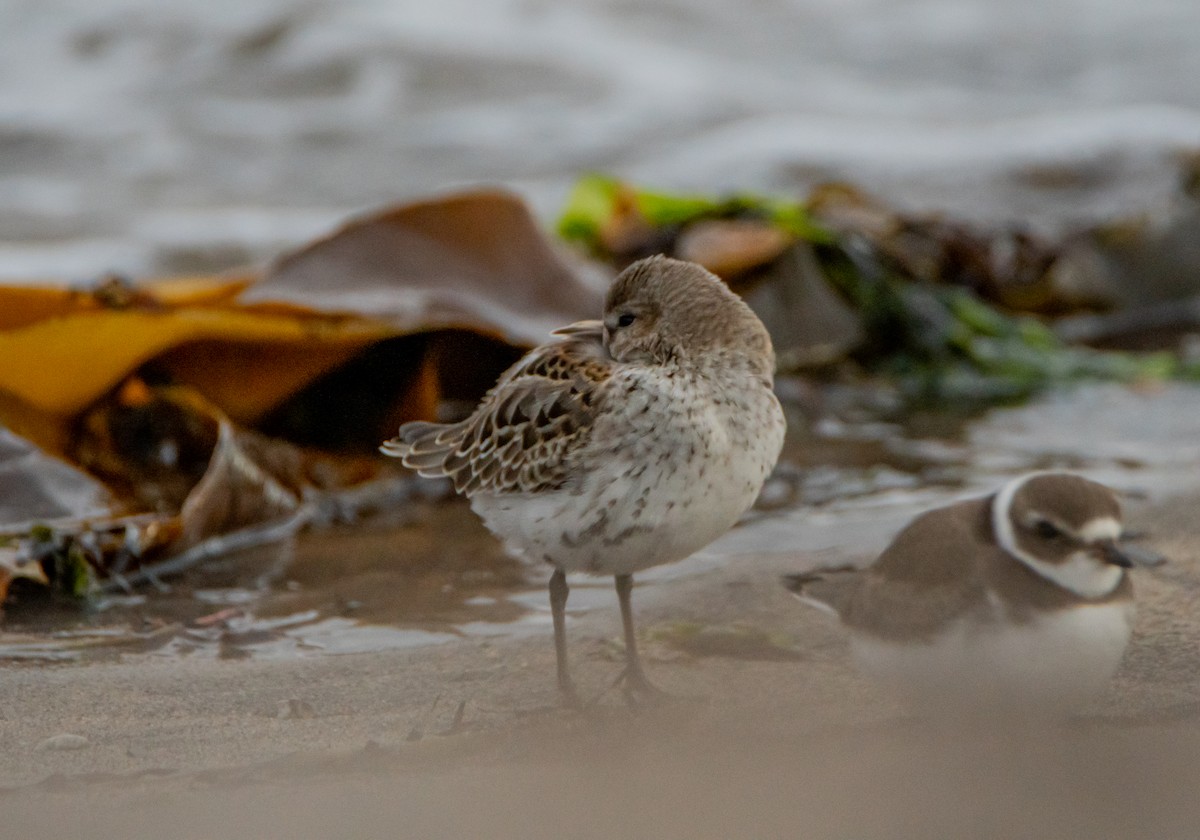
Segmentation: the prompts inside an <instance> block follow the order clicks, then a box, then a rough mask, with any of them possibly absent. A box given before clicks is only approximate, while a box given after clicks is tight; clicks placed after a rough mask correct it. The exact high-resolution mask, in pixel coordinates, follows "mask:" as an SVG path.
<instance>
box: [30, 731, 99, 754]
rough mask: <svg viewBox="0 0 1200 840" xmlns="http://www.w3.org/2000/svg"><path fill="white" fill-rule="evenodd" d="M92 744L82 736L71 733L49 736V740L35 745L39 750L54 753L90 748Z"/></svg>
mask: <svg viewBox="0 0 1200 840" xmlns="http://www.w3.org/2000/svg"><path fill="white" fill-rule="evenodd" d="M91 745H92V742H91V741H89V740H88V739H87V738H85V737H84V736H82V735H76V734H74V733H72V732H63V733H61V734H59V735H51V736H50V737H49V738H47V739H45V740H44V741H42V742H41V743H40V744H38V745H37V748H38V749H39V750H53V751H55V752H70V751H72V750H82V749H86V748H87V747H90V746H91Z"/></svg>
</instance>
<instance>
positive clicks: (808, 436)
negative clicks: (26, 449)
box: [0, 386, 1200, 663]
mask: <svg viewBox="0 0 1200 840" xmlns="http://www.w3.org/2000/svg"><path fill="white" fill-rule="evenodd" d="M840 413H841V416H840V417H835V416H832V415H827V416H824V417H822V418H819V419H816V420H815V422H813V421H812V419H811V418H810V422H809V423H807V424H806V423H804V422H803V421H800V420H793V430H794V431H793V433H792V435H791V439H790V440H789V443H788V446H787V447H786V448H785V453H784V457H783V460H782V461H781V465H780V467H779V468H778V469H777V470H776V473H775V475H774V476H773V478H772V479H771V480H770V481H769V483H768V486H767V488H766V490H765V491H764V494H763V497H762V499H761V500H760V503H759V505H758V506H757V507H756V508H755V509H754V510H752V511H751V512H750V513H748V514H747V516H746V517H745V518H744V519H743V521H742V524H741V525H740V526H739V527H738V528H736V529H734V530H733V531H731V532H730V533H729V534H727V535H726V536H724V537H722V538H721V539H720V540H718V541H717V542H715V543H714V544H712V545H711V546H709V547H708V548H706V549H704V550H702V551H701V552H699V553H697V554H696V555H695V556H693V557H692V558H690V559H688V560H686V561H684V562H682V563H678V564H674V565H671V566H666V567H659V568H657V569H652V570H650V571H648V572H646V573H643V574H640V575H638V582H639V586H640V587H642V588H643V589H645V588H653V587H657V586H660V585H670V583H671V582H672V581H675V580H678V579H679V578H680V577H686V576H690V575H696V574H702V573H704V572H705V571H706V570H711V569H714V568H716V567H718V566H721V565H725V564H728V563H739V562H753V560H752V558H753V557H756V556H758V557H761V556H762V555H785V556H787V557H788V559H789V564H790V565H791V566H792V567H793V568H794V569H795V570H796V571H802V570H804V569H810V568H814V567H817V566H820V565H825V564H844V563H845V562H865V561H867V560H869V559H870V557H871V556H872V555H873V554H874V553H875V552H877V551H878V550H879V549H880V548H882V546H883V545H884V544H886V542H887V540H888V539H889V538H890V536H891V535H892V534H893V533H894V532H895V531H897V530H898V529H899V528H900V527H902V526H903V525H904V523H905V522H907V521H908V520H909V519H910V518H911V517H912V516H913V515H914V514H916V513H917V512H919V511H921V510H924V509H927V508H929V507H931V506H935V505H937V504H942V503H945V502H947V501H950V500H953V499H956V498H960V497H963V496H967V495H979V494H983V493H986V492H990V491H991V490H993V489H995V487H996V486H998V485H999V484H1000V483H1002V482H1003V481H1004V480H1006V478H1008V477H1010V476H1012V475H1016V474H1019V473H1021V472H1024V471H1027V470H1030V469H1045V468H1069V469H1072V470H1077V471H1080V472H1083V473H1085V474H1087V475H1089V476H1091V477H1093V478H1096V479H1099V480H1102V481H1105V482H1107V483H1109V484H1111V485H1112V486H1113V487H1116V488H1118V489H1119V490H1121V491H1122V492H1123V493H1125V496H1126V504H1127V506H1128V507H1130V508H1133V509H1136V507H1137V505H1138V504H1140V503H1142V502H1144V501H1145V500H1161V499H1163V498H1166V497H1168V496H1170V495H1174V494H1177V493H1180V492H1184V491H1187V490H1194V489H1196V488H1197V487H1200V444H1198V443H1197V441H1200V389H1197V388H1189V387H1184V386H1170V387H1156V388H1154V389H1151V390H1136V389H1129V388H1124V387H1119V386H1091V387H1084V388H1080V389H1077V390H1075V391H1072V392H1064V393H1059V394H1052V395H1049V396H1047V397H1045V398H1043V399H1041V400H1039V401H1037V402H1035V403H1034V404H1031V405H1029V406H1025V407H1021V408H1012V409H998V410H994V411H991V412H989V413H988V414H986V415H983V416H982V417H979V418H977V419H974V420H972V421H970V422H965V421H962V420H961V419H959V420H958V421H957V422H951V421H949V420H946V421H945V422H942V423H934V424H931V423H928V422H924V423H919V424H915V426H914V424H911V423H910V424H909V425H904V424H900V423H894V422H884V421H881V420H878V419H869V418H867V417H864V416H862V415H861V413H860V410H858V409H852V408H850V407H848V406H846V405H843V406H842V408H841V412H840ZM920 429H924V430H926V431H919V430H920ZM929 430H936V431H938V433H939V434H938V436H934V435H932V434H930V431H929ZM546 578H547V573H546V570H545V569H543V568H540V567H539V568H534V567H528V566H525V565H523V564H521V563H519V562H517V561H514V560H512V559H510V558H508V557H507V556H505V554H504V553H503V551H502V550H501V548H500V546H499V545H498V543H497V542H496V541H495V540H493V539H492V538H491V537H490V536H489V535H488V534H487V532H486V530H485V529H484V528H483V526H482V525H481V524H480V523H479V521H478V520H477V519H476V517H475V516H474V515H473V514H472V513H471V512H470V509H469V508H468V506H467V505H466V504H464V503H463V502H461V501H459V500H445V501H436V500H432V501H431V500H429V499H422V498H419V497H412V498H411V500H410V501H409V502H407V503H405V504H404V505H403V506H400V507H397V508H396V509H394V510H392V511H390V512H389V513H387V514H384V515H379V516H376V517H374V518H372V519H369V520H366V521H363V522H359V523H356V524H354V525H340V526H336V527H331V528H327V529H322V530H317V531H313V532H310V533H306V534H302V535H301V536H299V537H298V538H296V539H295V541H294V542H289V543H287V544H284V545H277V546H272V547H269V548H266V549H257V550H253V551H248V552H242V553H239V554H234V555H230V556H228V557H226V558H224V559H222V560H220V561H217V562H213V563H210V564H207V565H205V566H203V567H201V568H197V569H194V570H192V571H191V572H189V573H187V574H185V575H182V576H180V577H178V578H173V579H171V580H169V581H167V582H166V583H165V584H164V587H165V589H164V590H163V591H159V590H157V589H155V588H153V587H145V588H143V589H141V590H139V591H138V592H137V593H136V594H135V595H132V596H123V595H118V596H111V597H109V598H108V599H107V600H105V601H101V602H100V603H98V604H97V606H96V609H95V610H93V611H92V612H91V613H89V614H88V615H85V616H81V615H80V614H79V612H78V609H77V608H76V607H74V606H67V605H64V606H59V607H53V606H51V605H48V604H46V603H45V602H44V601H37V600H34V601H27V602H22V601H21V599H19V598H18V599H17V603H15V604H14V605H13V606H12V607H10V609H9V610H8V612H7V615H6V621H5V626H4V630H3V632H0V661H9V662H14V663H15V662H37V663H46V662H90V661H97V660H112V659H116V658H121V659H130V658H136V657H141V656H153V657H163V656H166V657H183V656H187V657H205V658H229V659H234V658H247V657H252V658H258V659H281V658H296V657H308V656H324V655H334V654H340V653H354V652H364V651H381V650H390V649H396V648H406V647H412V646H417V645H429V644H449V643H453V642H454V641H455V640H458V639H462V638H464V637H479V636H495V635H504V636H511V635H520V634H526V633H540V634H546V635H548V634H549V632H550V615H549V607H548V603H547V598H546V595H545V581H546ZM642 597H644V596H642ZM612 608H614V596H613V594H612V586H611V581H610V580H608V579H607V578H588V577H585V576H573V579H572V592H571V600H570V603H569V614H570V615H572V616H575V617H579V616H581V615H583V614H585V613H587V612H589V611H591V610H595V609H612Z"/></svg>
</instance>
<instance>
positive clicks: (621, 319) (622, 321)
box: [617, 312, 637, 327]
mask: <svg viewBox="0 0 1200 840" xmlns="http://www.w3.org/2000/svg"><path fill="white" fill-rule="evenodd" d="M636 320H637V316H636V315H634V314H633V313H632V312H626V313H624V314H623V315H620V316H618V318H617V326H618V327H628V326H629V325H630V324H632V323H633V322H634V321H636Z"/></svg>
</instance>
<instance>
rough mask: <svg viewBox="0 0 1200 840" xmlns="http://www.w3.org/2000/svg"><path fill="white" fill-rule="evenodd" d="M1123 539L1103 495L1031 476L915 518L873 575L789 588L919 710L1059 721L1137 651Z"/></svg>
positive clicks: (867, 669) (1112, 501)
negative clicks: (835, 620) (831, 619)
mask: <svg viewBox="0 0 1200 840" xmlns="http://www.w3.org/2000/svg"><path fill="white" fill-rule="evenodd" d="M1121 536H1122V526H1121V509H1120V505H1119V504H1118V502H1117V497H1116V494H1115V493H1114V492H1113V491H1112V490H1110V489H1109V488H1108V487H1105V486H1104V485H1102V484H1097V483H1095V482H1093V481H1088V480H1087V479H1084V478H1080V477H1078V476H1074V475H1069V474H1066V473H1034V474H1032V475H1026V476H1022V477H1020V478H1017V479H1015V480H1013V481H1011V482H1009V483H1008V484H1006V485H1005V486H1004V487H1003V488H1001V489H1000V491H999V492H998V493H996V494H994V495H992V496H988V497H986V498H982V499H972V500H969V501H964V502H959V503H958V504H953V505H950V506H948V507H943V508H940V509H938V510H933V511H930V512H928V513H925V514H923V515H921V516H919V517H917V519H916V520H914V521H913V522H912V523H911V524H910V525H908V527H906V528H905V529H904V530H903V531H901V532H900V534H899V535H898V536H897V537H896V538H895V540H893V542H892V544H891V545H890V546H888V548H887V549H886V550H885V551H884V552H883V554H882V555H880V557H879V558H878V559H877V560H876V561H875V563H874V564H873V565H871V566H870V567H868V568H867V569H865V570H862V571H860V572H854V573H851V574H849V575H845V576H840V575H824V576H823V575H821V574H820V573H817V574H815V575H807V576H806V575H796V576H793V577H790V578H788V579H787V581H786V583H787V585H788V587H789V588H790V589H792V591H794V592H796V593H797V594H798V595H800V597H801V598H802V599H804V600H807V601H810V602H812V603H815V604H816V605H817V606H822V607H825V608H827V609H832V610H833V611H835V612H837V614H838V615H840V617H841V619H842V622H843V623H844V624H845V625H846V626H847V627H848V628H849V630H850V644H851V651H852V653H853V655H854V658H855V661H856V663H857V664H858V666H859V668H860V670H862V671H863V672H864V673H866V674H867V675H869V676H872V677H874V678H876V679H877V680H879V681H880V682H881V683H883V684H884V685H885V686H886V687H888V688H890V689H892V690H893V691H894V692H895V693H896V694H898V695H899V696H900V697H901V698H902V699H905V700H907V701H908V702H909V703H911V704H912V705H913V706H914V708H915V709H916V710H917V711H932V712H933V713H935V714H937V713H941V712H951V713H955V714H958V713H967V714H973V713H982V714H985V715H986V714H996V713H1001V714H1003V713H1006V712H1009V711H1011V712H1013V713H1016V714H1029V713H1035V714H1037V713H1048V714H1050V715H1056V714H1062V713H1065V712H1069V711H1071V710H1073V709H1075V708H1077V707H1078V706H1080V705H1082V704H1083V703H1085V702H1086V701H1087V700H1089V699H1091V698H1093V697H1095V696H1097V695H1098V694H1100V693H1101V692H1102V691H1103V690H1104V688H1105V686H1106V685H1107V684H1108V681H1109V679H1110V678H1111V677H1112V674H1113V672H1114V671H1115V670H1116V668H1117V665H1118V663H1119V662H1120V660H1121V656H1122V655H1123V653H1124V651H1125V647H1126V645H1127V644H1128V642H1129V635H1130V630H1131V626H1132V621H1133V589H1132V586H1131V584H1130V580H1129V576H1128V574H1127V572H1126V570H1127V569H1128V568H1129V567H1130V566H1132V565H1133V564H1134V560H1135V559H1136V558H1137V555H1136V554H1135V553H1133V552H1129V551H1127V550H1125V549H1124V548H1123V547H1122V546H1121V545H1120V542H1119V541H1120V539H1121ZM839 578H840V579H839Z"/></svg>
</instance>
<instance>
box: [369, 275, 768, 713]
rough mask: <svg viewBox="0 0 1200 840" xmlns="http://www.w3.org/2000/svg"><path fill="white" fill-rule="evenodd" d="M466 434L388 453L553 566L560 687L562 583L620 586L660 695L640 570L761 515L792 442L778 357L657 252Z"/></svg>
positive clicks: (564, 687) (715, 288) (419, 430)
mask: <svg viewBox="0 0 1200 840" xmlns="http://www.w3.org/2000/svg"><path fill="white" fill-rule="evenodd" d="M556 335H557V336H559V337H560V340H558V341H555V342H552V343H549V344H544V345H542V346H541V347H538V348H536V349H534V350H532V351H531V352H529V353H528V354H527V355H526V356H525V357H524V358H522V359H521V360H520V361H518V362H517V363H516V364H515V365H513V367H511V368H510V369H509V370H508V371H506V372H505V373H504V374H503V375H502V376H501V377H500V380H499V382H497V383H496V385H495V386H494V387H493V388H492V390H491V391H489V392H488V394H487V396H485V397H484V399H483V401H482V402H481V403H480V404H479V407H478V408H476V410H475V412H474V414H472V415H471V416H470V417H468V418H467V419H466V420H463V421H462V422H460V423H454V424H446V425H441V424H434V423H407V424H405V425H404V426H402V427H401V429H400V433H399V435H398V436H397V437H396V438H394V439H392V440H390V441H388V442H387V443H385V444H383V446H382V447H381V449H382V451H383V452H384V453H386V454H388V455H392V456H394V457H397V458H400V459H402V460H403V462H404V463H405V464H406V465H407V466H409V467H412V468H414V469H416V470H418V471H419V472H420V474H421V475H424V476H449V477H450V478H452V479H453V481H454V487H455V489H456V490H457V491H458V492H460V493H462V494H463V495H465V496H468V497H469V498H470V499H471V507H472V508H473V509H474V510H475V512H476V513H478V514H479V515H480V516H481V517H482V518H483V521H484V522H485V524H486V525H487V527H488V528H489V529H490V530H491V531H492V532H493V533H494V534H496V535H497V536H499V537H501V538H502V539H503V540H504V541H505V543H506V545H507V546H508V547H509V548H510V550H513V551H515V552H516V553H518V554H520V555H521V556H523V557H525V558H527V559H529V560H531V561H535V562H542V561H544V562H546V563H549V564H550V565H551V566H553V567H554V572H553V574H552V575H551V577H550V607H551V612H552V614H553V618H554V641H555V650H556V653H557V656H558V685H559V688H560V689H561V691H562V693H563V696H564V699H566V700H567V702H575V700H576V695H575V689H574V686H573V684H572V681H571V678H570V674H569V672H568V668H567V656H566V635H565V631H564V621H565V612H564V610H565V607H566V601H567V593H568V589H567V581H566V574H565V573H566V572H589V573H592V574H605V575H613V576H614V577H615V579H616V589H617V595H618V598H619V600H620V604H621V617H622V620H623V623H624V631H625V652H626V668H625V671H624V677H625V682H626V686H627V687H628V688H629V689H631V690H634V691H641V692H651V691H653V687H652V686H651V685H650V684H649V683H648V682H647V680H646V677H645V674H644V673H643V671H642V667H641V662H640V660H639V658H638V653H637V644H636V641H635V638H634V629H633V616H632V613H631V611H630V590H631V589H632V586H633V573H634V572H637V571H639V570H642V569H646V568H649V567H651V566H657V565H659V564H662V563H670V562H673V561H675V560H681V559H683V558H684V557H687V556H688V555H689V554H691V553H692V552H694V551H696V550H697V549H699V548H701V547H703V546H705V545H707V544H708V543H709V542H711V541H712V540H714V539H715V538H717V537H718V536H720V535H721V534H722V533H724V532H725V531H726V530H728V529H729V528H730V527H731V526H732V525H733V524H734V523H735V522H736V521H737V519H738V517H739V516H741V514H742V513H743V512H744V511H745V510H746V509H747V508H749V507H750V505H751V504H753V502H754V500H755V498H756V497H757V495H758V492H759V490H760V489H761V487H762V484H763V481H764V480H765V479H766V477H767V474H768V473H769V472H770V471H771V469H772V467H773V466H774V464H775V460H776V458H778V456H779V450H780V448H781V447H782V445H783V434H784V418H783V412H782V410H781V408H780V406H779V401H778V400H777V399H776V398H775V394H774V393H773V391H772V381H773V377H774V368H775V354H774V351H773V350H772V348H771V340H770V338H769V336H768V335H767V331H766V329H765V328H764V327H763V325H762V323H761V322H760V321H759V320H758V318H757V317H756V316H755V315H754V313H753V312H751V311H750V308H749V307H748V306H746V304H745V303H743V302H742V300H741V299H740V298H739V297H738V296H737V295H735V294H734V293H733V292H731V291H730V290H729V289H728V288H727V287H726V286H725V284H724V283H723V282H721V280H720V279H719V278H717V277H716V276H715V275H713V274H711V273H709V272H708V271H706V270H704V269H703V268H701V267H700V266H698V265H695V264H693V263H687V262H681V261H679V260H673V259H667V258H665V257H651V258H649V259H645V260H641V261H640V262H637V263H634V264H633V265H631V266H630V267H629V268H627V269H625V271H623V272H622V273H621V274H620V275H619V276H618V277H617V278H616V280H615V281H614V282H613V285H612V288H611V289H610V290H609V292H608V298H607V301H606V304H605V311H604V320H603V321H581V322H579V323H576V324H572V325H571V326H569V327H564V328H563V329H561V330H558V331H557V332H556Z"/></svg>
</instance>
